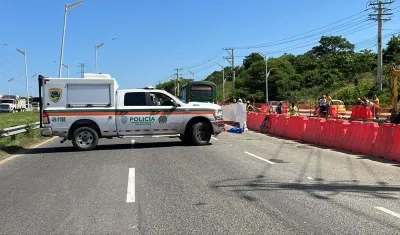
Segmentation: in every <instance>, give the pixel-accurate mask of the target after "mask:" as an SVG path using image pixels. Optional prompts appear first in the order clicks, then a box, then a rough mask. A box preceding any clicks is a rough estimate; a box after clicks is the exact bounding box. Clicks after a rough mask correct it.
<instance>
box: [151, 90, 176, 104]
mask: <svg viewBox="0 0 400 235" xmlns="http://www.w3.org/2000/svg"><path fill="white" fill-rule="evenodd" d="M150 97H154V100H153V105H156V106H173V105H174V103H173V102H172V101H171V100H172V98H171V97H169V96H167V95H165V94H163V93H158V92H151V93H150Z"/></svg>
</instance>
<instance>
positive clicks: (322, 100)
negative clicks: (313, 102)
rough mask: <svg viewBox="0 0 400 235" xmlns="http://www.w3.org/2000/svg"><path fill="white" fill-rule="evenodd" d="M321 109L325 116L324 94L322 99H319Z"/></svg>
mask: <svg viewBox="0 0 400 235" xmlns="http://www.w3.org/2000/svg"><path fill="white" fill-rule="evenodd" d="M318 102H319V111H320V113H321V114H322V115H323V116H325V114H326V96H325V95H323V96H322V97H321V98H320V99H319V101H318Z"/></svg>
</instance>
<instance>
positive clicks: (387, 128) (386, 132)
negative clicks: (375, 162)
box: [371, 123, 396, 160]
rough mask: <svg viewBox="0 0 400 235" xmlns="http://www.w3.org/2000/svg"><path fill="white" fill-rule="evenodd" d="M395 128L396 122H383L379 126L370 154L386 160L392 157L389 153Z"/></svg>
mask: <svg viewBox="0 0 400 235" xmlns="http://www.w3.org/2000/svg"><path fill="white" fill-rule="evenodd" d="M395 128H396V124H392V123H383V124H382V126H380V127H379V132H378V135H377V136H376V139H375V143H374V145H373V147H372V153H371V155H372V156H374V157H381V158H385V159H388V160H392V159H393V158H392V156H391V155H389V153H390V152H391V150H392V146H393V140H394V138H393V137H394V130H395Z"/></svg>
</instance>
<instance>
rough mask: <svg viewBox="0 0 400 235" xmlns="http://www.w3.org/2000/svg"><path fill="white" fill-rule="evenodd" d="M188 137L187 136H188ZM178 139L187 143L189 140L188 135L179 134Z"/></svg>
mask: <svg viewBox="0 0 400 235" xmlns="http://www.w3.org/2000/svg"><path fill="white" fill-rule="evenodd" d="M188 137H189V138H188ZM179 139H180V140H181V141H182V142H183V143H184V144H189V142H190V136H186V135H182V134H180V135H179Z"/></svg>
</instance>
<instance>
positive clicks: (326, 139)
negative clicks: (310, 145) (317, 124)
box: [318, 119, 335, 147]
mask: <svg viewBox="0 0 400 235" xmlns="http://www.w3.org/2000/svg"><path fill="white" fill-rule="evenodd" d="M334 128H335V119H327V120H326V122H325V123H324V127H323V134H322V135H321V136H320V138H319V141H318V143H319V144H321V145H324V146H328V147H333V146H332V141H333V137H334Z"/></svg>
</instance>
